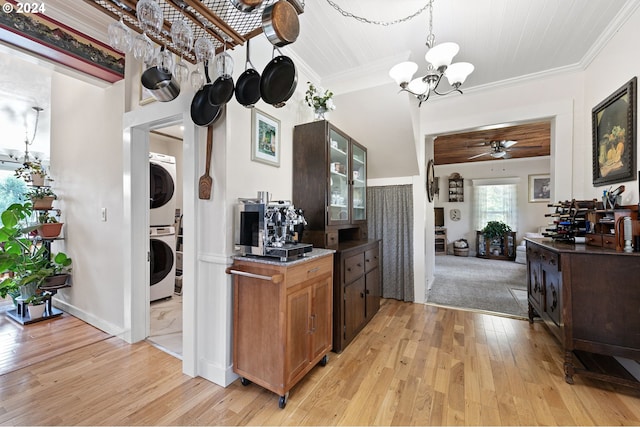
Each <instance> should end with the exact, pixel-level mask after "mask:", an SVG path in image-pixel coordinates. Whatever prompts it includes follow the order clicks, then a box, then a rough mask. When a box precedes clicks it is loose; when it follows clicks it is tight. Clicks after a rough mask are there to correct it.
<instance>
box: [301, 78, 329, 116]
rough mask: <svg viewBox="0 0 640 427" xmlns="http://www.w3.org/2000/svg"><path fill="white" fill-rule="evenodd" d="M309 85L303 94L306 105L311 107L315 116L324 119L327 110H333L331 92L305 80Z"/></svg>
mask: <svg viewBox="0 0 640 427" xmlns="http://www.w3.org/2000/svg"><path fill="white" fill-rule="evenodd" d="M307 85H309V87H308V88H307V91H306V92H305V95H304V100H305V101H306V103H307V105H308V106H309V107H311V108H313V111H314V113H315V114H316V118H317V119H318V120H323V119H324V114H325V113H326V112H327V111H331V110H335V109H336V106H335V104H334V103H333V99H331V98H332V97H333V92H331V91H330V90H324V89H323V88H321V87H316V86H315V85H314V84H313V83H311V82H307Z"/></svg>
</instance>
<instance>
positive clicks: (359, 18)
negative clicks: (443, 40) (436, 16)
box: [327, 0, 433, 27]
mask: <svg viewBox="0 0 640 427" xmlns="http://www.w3.org/2000/svg"><path fill="white" fill-rule="evenodd" d="M432 1H433V0H429V1H428V2H427V4H425V5H424V6H423V7H421V8H420V9H418V11H416V12H415V13H413V14H411V15H409V16H406V17H404V18H400V19H395V20H393V21H372V20H369V19H367V18H364V17H362V16H358V15H354V14H353V13H351V12H347V11H346V10H344V9H342V8H341V7H340V6H338V5H337V4H336V3H335V2H333V1H332V0H327V3H329V5H330V6H331V7H333V8H334V9H335V10H337V11H338V12H339V13H340V14H341V15H342V16H344V17H347V18H353V19H355V20H356V21H359V22H363V23H365V24H374V25H382V26H384V27H388V26H390V25H394V24H400V23H402V22H406V21H409V20H411V19H413V18H415V17H416V16H418V15H420V14H421V13H422V12H424V11H425V10H427V8H428V7H430V5H431V3H432Z"/></svg>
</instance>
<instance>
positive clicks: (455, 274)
mask: <svg viewBox="0 0 640 427" xmlns="http://www.w3.org/2000/svg"><path fill="white" fill-rule="evenodd" d="M434 276H435V277H434V281H433V285H432V286H431V289H430V290H429V291H428V292H427V304H431V305H437V306H443V307H452V308H457V309H462V310H471V311H480V312H486V313H490V314H496V315H501V316H506V317H514V318H522V319H524V318H527V304H526V290H527V267H526V266H525V265H522V264H518V263H515V262H513V261H501V260H492V259H483V258H475V257H458V256H451V255H443V256H437V257H436V262H435V274H434ZM522 291H524V294H523V293H522Z"/></svg>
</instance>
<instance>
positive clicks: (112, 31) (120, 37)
mask: <svg viewBox="0 0 640 427" xmlns="http://www.w3.org/2000/svg"><path fill="white" fill-rule="evenodd" d="M107 33H108V35H109V44H110V45H111V47H113V48H114V49H115V50H118V51H120V52H124V53H128V52H130V51H131V45H132V44H133V38H132V37H131V30H129V27H127V26H126V25H125V23H124V21H123V19H122V12H120V20H119V21H115V22H112V23H110V24H109V27H108V28H107Z"/></svg>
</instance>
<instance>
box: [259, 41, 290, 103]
mask: <svg viewBox="0 0 640 427" xmlns="http://www.w3.org/2000/svg"><path fill="white" fill-rule="evenodd" d="M274 52H275V48H274ZM297 85H298V72H297V71H296V66H295V64H294V63H293V61H292V60H291V58H289V57H288V56H284V55H279V56H276V57H275V58H273V59H272V60H271V61H270V62H269V63H268V64H267V66H266V67H265V68H264V71H263V72H262V76H261V77H260V94H261V95H262V99H263V100H264V102H266V103H267V104H271V105H273V106H274V107H276V108H280V107H284V105H285V102H286V101H287V100H288V99H289V98H291V96H292V95H293V93H294V92H295V90H296V86H297Z"/></svg>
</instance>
